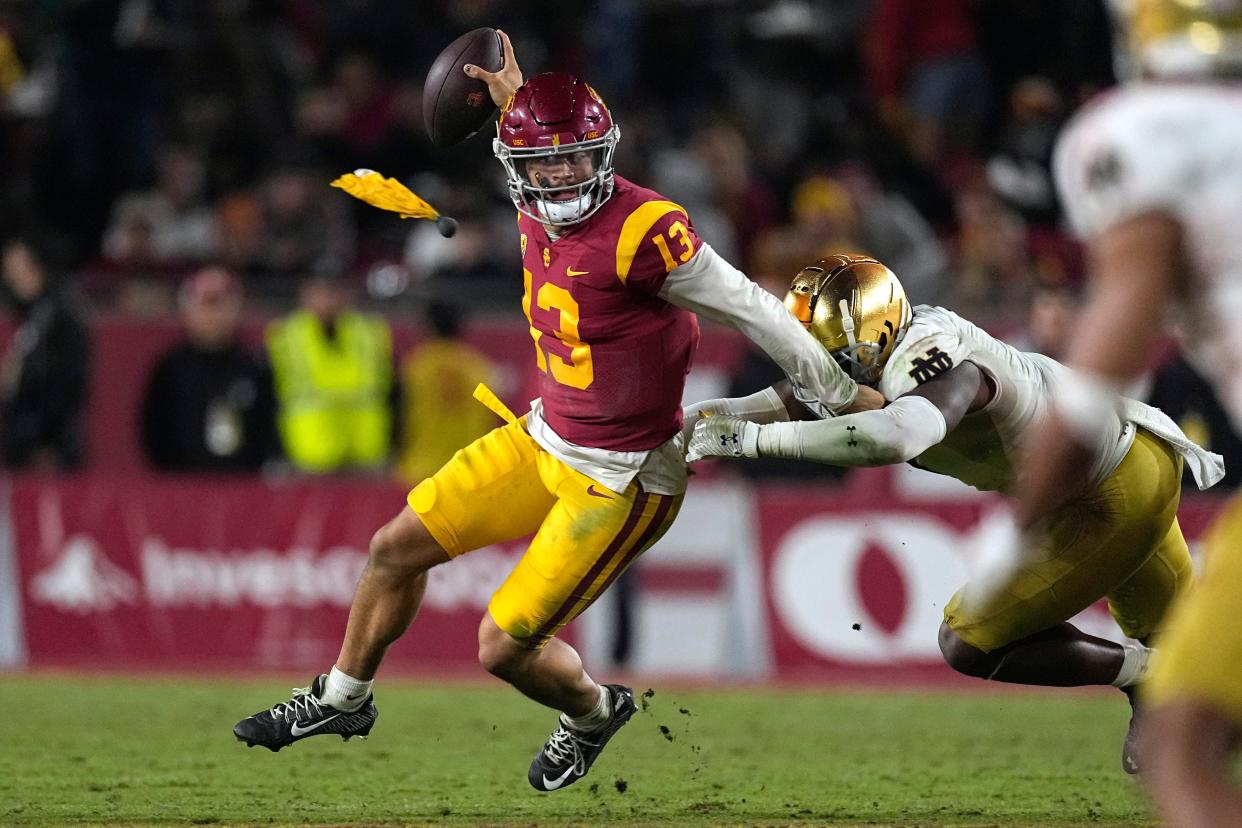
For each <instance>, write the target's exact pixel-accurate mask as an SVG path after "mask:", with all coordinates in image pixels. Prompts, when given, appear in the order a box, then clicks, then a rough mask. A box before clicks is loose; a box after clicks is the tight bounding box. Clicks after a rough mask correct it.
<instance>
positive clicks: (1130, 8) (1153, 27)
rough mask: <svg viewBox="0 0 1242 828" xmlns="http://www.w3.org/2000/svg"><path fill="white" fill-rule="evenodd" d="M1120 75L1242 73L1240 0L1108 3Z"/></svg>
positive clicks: (1237, 74) (1192, 75) (1235, 74)
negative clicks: (1116, 38)
mask: <svg viewBox="0 0 1242 828" xmlns="http://www.w3.org/2000/svg"><path fill="white" fill-rule="evenodd" d="M1111 4H1112V7H1113V12H1114V15H1115V19H1116V20H1117V22H1118V23H1119V24H1120V27H1119V28H1120V31H1119V32H1118V34H1119V35H1120V38H1119V39H1120V41H1121V42H1120V43H1119V46H1120V48H1119V49H1118V57H1119V58H1120V59H1121V64H1122V65H1121V69H1120V71H1119V74H1122V75H1133V74H1136V73H1138V74H1145V75H1151V76H1155V77H1195V76H1204V75H1224V76H1233V77H1237V76H1239V75H1242V0H1111Z"/></svg>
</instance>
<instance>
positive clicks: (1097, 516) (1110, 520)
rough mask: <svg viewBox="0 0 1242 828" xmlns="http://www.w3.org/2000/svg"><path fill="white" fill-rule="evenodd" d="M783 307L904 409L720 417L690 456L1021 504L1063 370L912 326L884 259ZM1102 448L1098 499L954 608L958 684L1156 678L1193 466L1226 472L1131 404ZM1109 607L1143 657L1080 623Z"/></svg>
mask: <svg viewBox="0 0 1242 828" xmlns="http://www.w3.org/2000/svg"><path fill="white" fill-rule="evenodd" d="M785 302H786V305H787V306H788V307H789V308H790V309H791V310H792V311H793V312H794V314H795V315H796V316H797V317H798V318H799V319H800V320H802V322H803V323H804V324H806V325H807V326H808V327H809V328H810V330H811V333H813V334H814V335H815V337H816V338H817V339H818V340H819V341H820V342H822V343H823V345H824V347H825V348H826V349H827V350H828V351H829V352H830V353H832V355H833V356H834V357H835V358H836V360H837V361H838V362H839V363H840V364H841V366H842V367H843V368H844V369H845V370H846V371H847V372H848V373H849V374H850V375H851V376H852V377H853V378H854V379H855V380H856V381H857V382H859V383H865V384H868V385H872V386H874V387H875V388H877V389H878V390H879V391H880V393H881V394H882V395H883V396H884V399H885V400H888V401H889V403H888V405H887V406H885V407H884V408H883V409H881V410H878V411H867V412H863V413H858V414H851V415H848V416H844V417H837V418H835V419H832V420H818V421H814V422H774V423H769V424H767V425H759V424H757V423H753V422H748V421H747V420H746V419H745V418H744V417H738V416H728V417H723V416H708V417H706V418H705V419H702V420H700V421H699V422H698V424H697V425H696V426H695V428H694V432H693V437H692V439H691V440H690V445H689V453H688V459H690V460H696V459H699V458H701V457H782V458H788V459H804V460H816V461H819V462H821V463H831V464H833V465H838V466H881V465H887V464H889V463H903V462H911V463H913V464H914V465H916V466H918V467H919V468H924V469H927V470H929V471H933V472H937V473H939V474H945V475H948V476H950V477H954V478H957V479H958V480H961V481H962V482H964V483H967V484H969V485H971V486H974V487H975V488H976V489H979V490H981V491H999V492H1002V493H1008V492H1009V491H1011V489H1012V486H1013V483H1014V465H1015V461H1016V460H1017V456H1018V451H1017V450H1018V446H1019V445H1020V441H1021V438H1022V436H1023V434H1024V433H1025V431H1026V429H1027V427H1028V426H1029V425H1030V423H1032V422H1034V421H1035V420H1036V419H1038V418H1039V417H1040V416H1042V413H1043V411H1044V410H1045V409H1046V408H1047V405H1048V399H1049V396H1050V395H1052V394H1055V393H1056V388H1057V386H1058V383H1060V382H1061V381H1062V380H1063V378H1064V377H1065V375H1066V373H1067V372H1066V371H1065V369H1064V368H1063V367H1062V366H1061V365H1060V364H1058V363H1057V362H1055V361H1053V360H1052V359H1050V358H1048V357H1045V356H1042V355H1040V354H1031V353H1023V352H1021V351H1018V350H1016V349H1014V348H1012V347H1010V346H1009V345H1006V344H1005V343H1003V342H1000V341H999V340H996V339H994V338H993V337H991V336H989V335H988V334H987V333H985V332H984V331H982V330H981V329H979V328H978V327H976V326H975V325H972V324H971V323H970V322H967V321H966V320H965V319H962V318H961V317H960V316H958V315H957V314H955V313H952V312H951V311H947V310H945V309H944V308H937V307H930V306H927V305H920V306H919V307H917V308H914V309H913V312H912V311H911V309H910V306H909V304H908V302H907V299H906V294H905V291H904V290H903V289H902V287H901V284H900V282H898V280H897V277H896V276H894V275H893V273H892V271H890V270H889V269H888V268H887V267H885V266H884V265H882V264H880V263H879V262H877V261H875V260H874V259H868V258H864V257H853V256H833V257H830V258H828V259H821V260H820V261H819V262H818V263H817V264H815V265H813V266H811V267H808V268H805V269H804V270H803V271H802V272H801V273H799V274H798V275H797V276H796V277H795V278H794V281H793V285H792V286H791V287H790V291H789V294H788V295H787V297H786V300H785ZM717 407H718V404H717V403H704V404H699V405H697V406H695V409H696V410H699V411H703V412H705V413H706V412H707V411H711V410H714V409H716V408H717ZM725 407H726V408H728V407H730V406H728V405H726V406H725ZM791 413H796V412H791ZM1090 449H1091V450H1090V452H1089V454H1087V455H1086V456H1085V457H1084V463H1085V468H1086V469H1087V472H1088V475H1087V479H1088V481H1089V484H1090V485H1089V486H1088V487H1087V488H1085V489H1083V490H1081V491H1079V492H1078V495H1077V497H1075V498H1074V499H1073V500H1071V501H1069V502H1068V503H1065V504H1064V505H1063V506H1062V507H1061V508H1060V509H1059V510H1058V511H1057V512H1055V513H1054V514H1053V515H1052V516H1051V519H1050V520H1049V521H1048V522H1047V523H1046V524H1044V525H1043V526H1042V527H1041V530H1040V531H1039V532H1037V533H1032V534H1031V535H1030V536H1029V537H1028V539H1027V540H1028V548H1027V549H1026V550H1025V552H1024V560H1025V561H1026V562H1027V565H1026V566H1025V568H1023V569H1022V570H1020V571H1016V572H1014V573H1013V574H1012V575H1011V577H1009V578H1008V579H1007V580H1006V581H1005V582H1004V583H1000V584H995V583H980V582H978V581H977V580H976V579H972V580H971V581H970V582H968V583H967V584H966V585H965V586H964V587H962V589H960V590H958V592H957V594H956V595H954V596H953V598H952V600H950V601H949V603H948V604H947V605H946V606H945V610H944V623H943V624H942V625H941V627H940V650H941V652H942V653H943V654H944V658H945V661H947V662H948V663H949V665H950V666H952V667H953V668H954V669H955V670H957V671H959V672H961V673H965V674H966V675H970V676H978V677H979V678H983V679H993V680H995V681H1005V682H1013V683H1015V684H1039V685H1050V686H1056V687H1066V686H1078V685H1086V684H1111V685H1113V686H1115V687H1119V688H1121V689H1122V690H1123V691H1124V692H1125V693H1126V695H1127V696H1128V697H1131V698H1133V694H1134V691H1135V688H1136V686H1137V685H1138V684H1139V683H1140V682H1141V681H1142V680H1143V679H1144V678H1145V676H1146V671H1147V662H1148V657H1149V651H1148V649H1147V647H1146V646H1145V643H1146V642H1147V641H1148V640H1149V638H1150V637H1151V636H1152V635H1153V634H1154V633H1156V632H1157V631H1158V630H1159V629H1160V628H1161V624H1162V621H1163V619H1164V617H1165V614H1166V611H1167V610H1168V607H1169V605H1170V604H1171V603H1172V601H1173V599H1174V598H1175V596H1177V595H1178V594H1179V593H1181V592H1183V591H1184V590H1185V589H1186V588H1187V587H1188V586H1189V585H1190V582H1191V578H1192V571H1191V561H1190V551H1189V549H1187V547H1186V541H1185V539H1184V538H1183V537H1182V531H1181V528H1180V527H1179V526H1178V524H1177V504H1178V501H1179V499H1180V496H1181V477H1182V463H1183V460H1184V461H1185V462H1186V463H1187V464H1188V465H1189V466H1190V467H1191V470H1192V471H1193V472H1194V476H1195V480H1196V481H1197V482H1198V483H1199V485H1200V486H1201V487H1203V488H1206V487H1207V486H1210V485H1212V484H1213V483H1215V482H1216V481H1218V480H1219V479H1220V477H1221V476H1222V475H1223V474H1224V467H1223V463H1222V462H1221V460H1220V458H1219V457H1218V456H1216V455H1213V454H1210V453H1209V452H1206V451H1204V450H1203V449H1201V448H1199V447H1198V446H1196V445H1195V444H1194V443H1192V442H1190V440H1188V439H1187V438H1186V436H1185V435H1184V434H1183V433H1182V432H1181V430H1180V429H1179V428H1178V427H1177V426H1176V425H1175V424H1174V423H1173V421H1172V420H1170V419H1169V418H1168V417H1166V416H1165V415H1164V414H1163V413H1161V412H1160V411H1159V410H1157V409H1154V408H1152V407H1151V406H1148V405H1146V404H1144V403H1141V402H1138V401H1136V400H1124V401H1123V407H1122V409H1121V410H1120V411H1118V412H1117V413H1114V415H1113V417H1112V419H1111V420H1110V421H1109V422H1108V423H1107V427H1101V429H1100V433H1099V435H1098V437H1097V439H1096V440H1095V442H1094V443H1093V444H1092V446H1091V447H1090ZM1104 597H1107V598H1108V603H1109V610H1110V611H1111V612H1112V615H1113V618H1114V619H1116V621H1117V623H1118V625H1119V626H1120V627H1121V629H1122V630H1123V631H1124V632H1125V634H1126V635H1128V636H1130V637H1131V638H1135V639H1138V640H1139V641H1140V642H1142V643H1140V644H1130V645H1124V646H1123V645H1121V644H1116V643H1114V642H1111V641H1106V640H1104V639H1101V638H1096V637H1095V636H1091V635H1087V634H1086V633H1084V632H1082V631H1081V630H1079V629H1078V628H1077V627H1075V626H1073V625H1072V624H1070V623H1068V619H1070V618H1072V617H1073V616H1075V615H1077V614H1078V613H1079V612H1081V611H1082V610H1084V609H1086V608H1087V607H1089V606H1090V605H1091V604H1093V603H1095V602H1096V601H1098V600H1099V599H1100V598H1104ZM1136 734H1137V729H1136V728H1135V726H1134V720H1132V721H1131V727H1130V732H1129V733H1128V734H1127V737H1126V741H1125V747H1124V748H1123V751H1122V767H1123V769H1125V770H1126V772H1128V773H1135V772H1136V771H1137V770H1138V766H1139V765H1138V757H1137V755H1136V754H1137V751H1136V749H1135V744H1134V742H1135V738H1136Z"/></svg>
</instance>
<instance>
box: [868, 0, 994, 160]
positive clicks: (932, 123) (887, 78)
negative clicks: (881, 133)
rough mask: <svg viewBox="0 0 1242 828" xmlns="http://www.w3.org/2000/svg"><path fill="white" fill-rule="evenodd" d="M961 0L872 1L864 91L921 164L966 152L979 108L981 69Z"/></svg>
mask: <svg viewBox="0 0 1242 828" xmlns="http://www.w3.org/2000/svg"><path fill="white" fill-rule="evenodd" d="M969 6H970V2H969V0H876V3H875V5H874V6H873V8H872V15H871V20H870V21H869V24H868V32H867V40H868V47H869V48H868V50H867V74H868V86H869V88H870V89H869V91H870V92H871V95H872V97H873V99H874V100H875V101H877V102H878V105H879V108H880V115H881V118H882V119H883V120H884V121H885V122H886V123H887V124H888V125H889V127H890V128H891V129H893V130H894V131H895V132H897V133H898V134H901V135H903V137H904V138H905V140H906V143H907V146H908V147H909V149H910V152H911V153H912V154H913V155H914V157H915V158H917V159H918V160H919V161H921V162H922V163H923V164H925V165H927V166H929V167H930V166H933V165H936V164H937V163H938V162H940V161H942V160H944V159H945V158H946V156H948V155H951V154H954V153H957V152H961V151H964V150H965V151H968V150H970V149H971V148H972V144H973V143H974V141H975V140H976V138H977V135H978V132H979V129H980V126H981V124H982V121H983V118H984V116H985V115H986V112H987V103H988V97H987V91H988V72H987V66H986V65H985V64H984V62H983V58H982V57H981V56H980V54H979V36H978V33H977V31H976V27H975V21H974V19H973V18H972V16H971V10H970V8H969Z"/></svg>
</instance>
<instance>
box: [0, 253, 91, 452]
mask: <svg viewBox="0 0 1242 828" xmlns="http://www.w3.org/2000/svg"><path fill="white" fill-rule="evenodd" d="M0 267H2V268H3V277H4V284H5V286H6V287H7V288H8V291H9V294H10V296H11V298H12V301H13V304H14V305H15V306H16V309H17V316H18V321H19V324H18V326H17V329H16V330H15V331H14V332H13V337H12V339H11V340H10V342H9V347H8V349H7V352H6V353H5V355H4V360H3V368H2V369H0V382H2V384H3V416H2V417H0V449H2V450H3V459H4V465H5V466H6V467H8V468H11V469H26V468H38V469H73V468H77V467H79V466H81V465H82V462H83V459H84V447H83V438H82V428H83V423H82V414H83V410H84V408H85V407H86V397H87V377H88V375H89V368H90V366H89V357H90V344H89V335H88V332H87V329H86V325H85V323H84V322H83V320H82V318H81V316H80V315H79V312H78V309H77V307H76V306H75V304H74V302H73V301H72V300H71V299H70V297H69V295H68V294H67V293H66V291H65V290H63V289H62V288H61V287H60V286H59V285H57V284H56V283H55V282H54V281H53V279H52V277H51V275H50V274H49V273H48V272H47V267H46V264H45V263H44V260H43V258H42V257H41V256H40V254H39V253H38V251H37V250H36V249H35V247H34V246H33V245H32V244H31V243H30V242H29V241H27V240H26V239H23V238H14V239H10V240H8V241H7V242H5V244H4V248H3V259H2V263H0Z"/></svg>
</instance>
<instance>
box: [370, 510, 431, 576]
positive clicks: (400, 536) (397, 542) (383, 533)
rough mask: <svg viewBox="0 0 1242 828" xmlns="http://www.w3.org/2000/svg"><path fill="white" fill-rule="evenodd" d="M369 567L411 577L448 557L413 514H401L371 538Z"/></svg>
mask: <svg viewBox="0 0 1242 828" xmlns="http://www.w3.org/2000/svg"><path fill="white" fill-rule="evenodd" d="M369 553H370V561H369V562H370V565H371V566H373V567H378V568H381V569H385V570H389V571H392V572H395V573H397V574H399V575H401V576H403V577H413V576H417V575H420V574H422V573H424V572H426V571H427V570H428V569H430V568H431V567H433V566H435V565H436V564H437V563H440V562H442V561H444V560H447V556H446V555H445V554H444V551H443V550H442V549H440V545H439V544H438V543H436V541H435V539H434V538H432V537H431V534H430V533H429V532H427V530H426V528H425V527H424V526H423V525H422V523H421V521H419V520H418V518H417V517H416V516H413V513H412V512H408V510H407V513H403V514H402V515H400V516H398V517H397V518H394V519H393V520H391V521H389V522H388V523H386V524H384V525H383V526H381V527H380V528H379V530H378V531H376V533H375V534H374V535H372V536H371V545H370V548H369Z"/></svg>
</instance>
